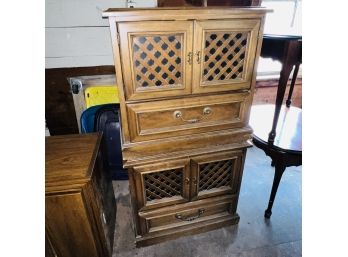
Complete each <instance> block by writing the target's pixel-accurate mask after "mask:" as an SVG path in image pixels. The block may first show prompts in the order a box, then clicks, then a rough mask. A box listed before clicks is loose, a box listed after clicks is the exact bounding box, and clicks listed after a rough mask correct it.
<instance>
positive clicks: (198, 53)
mask: <svg viewBox="0 0 348 257" xmlns="http://www.w3.org/2000/svg"><path fill="white" fill-rule="evenodd" d="M196 56H197V57H196V61H197V63H201V51H196Z"/></svg>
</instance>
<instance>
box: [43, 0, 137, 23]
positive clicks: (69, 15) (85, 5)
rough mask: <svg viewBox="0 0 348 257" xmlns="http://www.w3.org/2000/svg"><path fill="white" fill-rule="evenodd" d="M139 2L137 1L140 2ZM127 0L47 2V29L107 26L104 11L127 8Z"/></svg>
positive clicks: (54, 0)
mask: <svg viewBox="0 0 348 257" xmlns="http://www.w3.org/2000/svg"><path fill="white" fill-rule="evenodd" d="M138 1H139V0H137V2H138ZM126 3H127V0H118V1H114V0H103V1H98V0H74V1H71V0H46V1H45V12H46V15H45V26H46V27H51V28H52V27H76V26H79V27H81V26H105V27H108V21H107V20H105V19H102V12H103V10H105V9H107V8H109V7H110V6H114V7H120V8H122V7H126V5H127V4H126Z"/></svg>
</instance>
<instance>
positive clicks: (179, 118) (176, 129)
mask: <svg viewBox="0 0 348 257" xmlns="http://www.w3.org/2000/svg"><path fill="white" fill-rule="evenodd" d="M249 97H250V94H249V93H239V94H228V95H215V96H204V97H196V98H194V97H192V98H184V99H175V100H163V101H156V102H151V103H139V104H128V105H127V109H128V116H129V122H130V124H131V125H130V132H131V141H132V142H137V141H142V140H151V139H155V138H165V137H170V136H179V135H187V134H190V133H199V132H207V131H214V130H221V129H227V128H233V127H242V126H244V125H245V124H246V121H245V115H244V114H245V112H246V111H247V110H248V108H249V102H248V100H247V99H248V98H249Z"/></svg>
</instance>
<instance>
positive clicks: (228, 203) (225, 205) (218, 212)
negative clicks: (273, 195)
mask: <svg viewBox="0 0 348 257" xmlns="http://www.w3.org/2000/svg"><path fill="white" fill-rule="evenodd" d="M235 199H236V197H235V196H232V197H231V196H230V197H228V198H227V197H224V198H220V199H219V200H218V201H215V202H214V200H209V201H208V200H205V201H200V202H194V203H192V202H191V203H188V204H181V205H177V206H173V207H171V208H166V210H165V208H162V209H160V210H156V211H151V212H143V213H139V216H140V217H141V220H142V221H143V225H144V229H146V230H147V231H146V232H149V233H156V232H159V231H163V230H167V229H171V228H178V227H181V226H189V225H192V224H195V223H198V222H203V221H206V220H211V219H217V218H220V217H223V216H229V215H232V214H231V213H230V212H231V210H232V209H234V208H233V205H234V204H235V202H236V201H235Z"/></svg>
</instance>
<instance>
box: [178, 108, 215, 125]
mask: <svg viewBox="0 0 348 257" xmlns="http://www.w3.org/2000/svg"><path fill="white" fill-rule="evenodd" d="M212 112H213V110H212V109H211V108H210V107H205V108H204V109H203V115H202V116H201V117H198V118H194V119H189V120H186V119H184V118H183V117H182V112H181V111H175V112H174V113H173V116H174V118H175V119H181V120H182V121H184V122H187V123H197V122H199V121H201V120H202V119H204V118H205V117H207V116H208V115H210V114H211V113H212Z"/></svg>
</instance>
